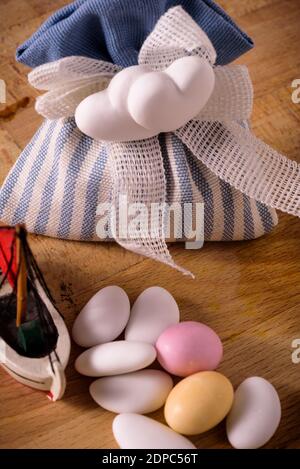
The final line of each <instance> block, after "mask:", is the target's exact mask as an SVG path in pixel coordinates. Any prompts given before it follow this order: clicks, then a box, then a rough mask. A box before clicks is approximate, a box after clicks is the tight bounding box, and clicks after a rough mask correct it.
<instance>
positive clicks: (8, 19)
mask: <svg viewBox="0 0 300 469" xmlns="http://www.w3.org/2000/svg"><path fill="white" fill-rule="evenodd" d="M65 3H66V2H65V1H64V0H47V1H43V2H40V1H39V0H21V1H19V0H2V2H1V5H0V18H1V20H0V21H1V23H2V24H1V25H0V31H1V32H0V40H1V49H0V78H4V79H5V81H6V83H7V89H8V103H7V106H8V105H13V104H16V106H15V108H13V111H12V112H11V114H10V115H9V116H5V115H3V112H2V113H1V111H3V110H4V109H5V107H4V106H1V107H0V184H1V182H2V181H3V179H4V177H5V175H6V174H7V172H8V170H9V169H10V167H11V166H12V164H13V162H14V161H15V160H16V158H17V156H18V154H19V152H20V150H21V149H22V148H23V147H24V146H25V144H26V143H27V142H28V141H29V139H30V138H31V136H32V135H33V133H34V132H35V130H36V128H37V127H38V125H39V123H40V122H41V118H40V117H39V116H37V115H36V113H35V111H34V98H35V96H36V93H35V91H34V90H33V89H32V88H31V87H30V86H29V85H28V84H27V83H26V71H27V69H26V67H24V66H23V65H20V64H16V62H15V60H14V52H15V47H16V46H17V44H19V43H21V42H22V41H23V40H24V39H25V38H27V37H28V36H29V35H30V34H31V33H32V32H33V31H34V30H35V29H36V28H37V27H38V26H39V24H40V23H41V22H42V21H43V20H44V19H45V18H46V17H47V15H49V13H51V12H52V11H53V10H55V9H56V8H58V7H60V6H62V5H63V4H65ZM220 4H221V5H222V6H223V7H224V8H225V9H227V11H228V12H229V14H231V15H232V16H233V17H234V18H235V19H236V20H237V21H238V23H239V24H240V25H241V27H242V28H244V29H245V30H246V31H247V32H248V33H249V35H250V36H252V37H253V39H254V41H255V44H256V48H255V50H254V51H252V52H250V53H248V54H247V55H246V56H244V57H242V58H241V59H240V60H239V63H244V64H247V65H248V66H249V69H250V73H251V76H252V79H253V82H254V89H255V106H254V113H253V119H252V124H253V128H254V130H255V133H256V134H257V135H258V136H259V137H261V138H263V139H264V140H265V141H266V142H268V143H269V144H272V145H273V146H274V147H275V148H277V149H278V150H280V151H282V152H284V153H286V154H287V155H288V156H289V157H290V158H292V159H295V160H298V161H300V152H299V149H300V132H299V128H300V127H299V125H300V104H299V105H296V104H293V103H292V100H291V92H292V89H291V83H292V81H293V80H294V79H295V78H300V54H299V47H300V46H299V44H300V29H299V23H300V3H299V0H286V1H284V0H251V1H248V0H247V1H246V0H226V1H225V0H221V1H220ZM24 98H28V99H27V101H26V105H25V106H23V107H22V106H20V105H18V103H19V104H20V102H21V100H22V99H24ZM279 217H280V223H279V226H278V227H277V228H276V229H275V230H274V231H273V233H271V234H270V235H268V236H265V237H263V238H261V239H258V240H255V241H251V242H236V243H207V244H206V245H205V247H204V248H203V249H202V250H201V251H199V252H195V251H184V250H183V247H182V246H181V245H173V246H172V247H171V252H172V254H173V255H174V258H175V260H176V261H177V262H178V263H180V264H181V265H184V266H185V267H186V268H187V269H189V270H192V271H193V272H194V273H195V274H196V280H194V281H193V280H190V279H187V278H184V277H182V276H181V274H179V273H178V272H176V271H172V270H170V269H169V268H167V267H165V266H162V265H158V264H156V263H154V262H153V261H150V260H146V259H143V258H141V257H139V256H136V255H134V254H131V253H129V252H126V251H125V250H123V249H121V248H120V247H118V246H116V245H115V244H90V243H86V244H82V243H74V242H64V241H59V240H53V239H49V238H45V237H37V236H31V245H32V248H33V251H34V253H35V255H36V257H37V260H38V262H39V264H40V266H41V268H42V270H43V272H44V273H45V277H46V279H47V281H48V283H49V286H50V287H51V290H52V292H53V294H54V296H55V298H56V300H57V302H58V305H59V307H60V309H61V311H62V312H63V314H64V315H65V318H66V322H67V325H68V326H69V327H71V325H72V323H73V321H74V318H75V317H76V315H77V314H78V313H79V311H80V309H81V308H82V307H83V305H84V304H85V303H86V301H87V300H88V299H89V298H90V297H91V296H92V295H93V294H94V293H95V292H96V291H97V290H99V289H100V288H102V287H104V286H106V285H111V284H117V285H120V286H121V287H123V288H125V289H126V291H127V292H128V294H129V297H130V300H131V301H132V302H133V301H134V300H135V298H136V297H137V295H138V294H139V293H140V292H141V291H142V290H143V289H144V288H146V287H148V286H151V285H161V286H163V287H165V288H167V289H168V290H169V291H170V292H171V293H172V294H173V295H174V296H175V298H176V299H177V301H178V303H179V306H180V310H181V317H182V319H195V320H199V321H203V322H205V323H207V324H208V325H210V326H211V327H213V328H214V329H215V330H216V331H217V332H218V333H219V334H220V336H221V338H222V340H223V343H224V360H223V362H222V364H221V367H220V371H221V372H223V373H224V374H226V375H227V376H228V377H229V378H230V379H231V380H232V382H233V384H234V386H237V385H238V384H239V383H240V382H241V381H242V380H243V379H245V378H246V377H248V376H253V375H259V376H263V377H265V378H267V379H270V380H271V382H272V383H273V384H274V385H275V386H276V388H277V389H278V392H279V395H280V398H281V402H282V411H283V412H282V422H281V425H280V427H279V429H278V431H277V433H276V435H275V436H274V438H273V439H272V440H271V441H270V442H269V443H268V445H267V447H269V448H300V425H299V415H300V364H299V365H295V364H293V363H292V360H291V354H292V348H291V343H292V340H293V339H296V338H300V311H299V303H300V268H299V262H300V244H299V239H300V222H299V220H298V219H294V218H292V217H290V216H288V215H282V214H280V215H279ZM79 351H80V350H79V347H76V346H75V345H74V346H73V348H72V354H71V361H70V365H69V367H68V370H67V378H68V387H67V392H66V395H65V398H64V399H63V400H62V401H60V402H57V403H55V404H51V403H49V402H48V400H47V399H46V398H45V395H44V394H43V393H40V392H36V391H32V390H31V389H29V388H26V387H24V386H22V385H19V384H18V383H16V382H15V381H13V380H12V379H11V378H10V377H9V376H8V375H6V374H5V373H4V372H3V371H2V370H1V371H0V376H1V385H0V447H1V448H29V447H33V448H66V447H70V448H112V447H116V443H115V442H114V439H113V436H112V432H111V423H112V419H113V417H114V415H113V414H111V413H109V412H106V411H104V410H103V409H101V408H100V407H98V406H97V405H96V404H95V403H94V402H93V401H92V399H91V398H90V396H89V394H88V386H89V384H90V382H91V381H90V380H89V379H87V378H84V377H81V376H79V375H78V374H77V373H76V372H75V371H74V366H73V364H74V359H75V357H76V356H77V355H78V353H79ZM153 417H154V418H157V419H159V420H160V421H163V414H162V412H161V411H159V412H156V413H155V414H154V415H153ZM193 441H194V442H195V443H196V445H197V447H199V448H227V447H229V445H228V443H227V441H226V435H225V430H224V424H221V425H220V426H218V427H217V428H215V429H214V430H212V431H210V432H208V433H206V434H204V435H202V436H199V437H195V438H193Z"/></svg>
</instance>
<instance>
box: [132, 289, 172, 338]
mask: <svg viewBox="0 0 300 469" xmlns="http://www.w3.org/2000/svg"><path fill="white" fill-rule="evenodd" d="M178 322H179V309H178V306H177V303H176V301H175V300H174V298H173V296H172V295H171V294H170V293H169V292H168V291H167V290H165V289H164V288H161V287H150V288H147V289H146V290H144V291H143V292H142V293H141V294H140V295H139V296H138V298H137V299H136V301H135V303H134V305H133V307H132V309H131V314H130V319H129V322H128V324H127V326H126V329H125V339H126V340H138V341H140V342H148V343H149V344H153V345H154V344H155V342H156V340H157V339H158V337H159V336H160V334H161V333H162V332H163V331H164V330H165V329H167V328H168V327H169V326H172V325H174V324H177V323H178Z"/></svg>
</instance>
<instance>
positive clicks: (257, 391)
mask: <svg viewBox="0 0 300 469" xmlns="http://www.w3.org/2000/svg"><path fill="white" fill-rule="evenodd" d="M280 418H281V405H280V400H279V397H278V394H277V392H276V389H275V388H274V387H273V386H272V384H271V383H269V382H268V381H267V380H265V379H264V378H259V377H256V376H254V377H252V378H248V379H246V380H245V381H243V382H242V384H240V385H239V387H238V388H237V390H236V391H235V396H234V401H233V406H232V408H231V411H230V413H229V414H228V417H227V422H226V429H227V436H228V439H229V441H230V443H231V445H232V446H233V447H234V448H237V449H256V448H260V447H261V446H263V445H265V444H266V443H267V442H268V441H269V440H270V439H271V438H272V436H273V435H274V433H275V431H276V430H277V427H278V425H279V422H280Z"/></svg>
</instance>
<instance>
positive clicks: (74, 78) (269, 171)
mask: <svg viewBox="0 0 300 469" xmlns="http://www.w3.org/2000/svg"><path fill="white" fill-rule="evenodd" d="M189 55H197V56H199V57H201V58H204V59H206V60H207V61H209V63H210V64H211V65H213V64H214V63H215V60H216V52H215V50H214V47H213V45H212V44H211V42H210V40H209V38H208V37H207V35H206V34H205V33H204V32H203V31H202V30H201V29H200V28H199V26H198V25H197V24H196V23H195V22H194V20H193V19H192V18H191V17H190V16H189V15H188V14H187V13H186V12H185V11H184V10H183V9H182V7H180V6H178V7H175V8H171V9H170V10H169V11H168V12H167V13H166V14H165V15H163V16H162V17H161V19H160V20H159V21H158V23H157V25H156V27H155V28H154V30H153V32H152V33H151V34H150V35H149V36H148V38H147V39H146V41H145V43H144V45H143V47H142V48H141V51H140V54H139V64H147V65H149V66H150V67H151V68H152V69H153V70H164V69H165V68H166V67H168V66H169V65H170V64H171V63H173V62H174V61H175V60H176V59H178V58H181V57H184V56H189ZM118 71H119V67H117V66H116V65H113V64H109V63H106V62H102V61H97V60H92V59H87V58H84V57H68V58H66V59H62V60H59V61H57V62H53V63H50V64H45V65H42V66H41V67H38V68H37V69H35V70H33V72H31V74H30V77H29V78H30V82H31V83H32V84H33V85H34V86H35V87H37V88H39V89H46V90H48V93H46V94H45V95H43V96H42V97H40V98H39V99H38V101H37V110H38V112H40V113H41V114H42V115H44V116H45V117H47V118H51V119H57V118H61V117H67V116H71V115H73V114H74V111H75V109H76V106H77V105H78V104H79V102H80V101H81V100H82V99H84V98H85V97H86V96H88V95H90V94H91V93H94V92H96V91H99V90H101V89H103V88H104V87H106V86H107V84H108V82H109V80H110V79H111V77H112V76H113V75H114V74H115V73H117V72H118ZM214 71H215V88H214V91H213V94H212V96H211V97H210V99H209V101H208V103H207V104H206V106H205V107H204V109H203V110H202V111H201V113H200V114H199V115H198V116H196V117H195V118H194V119H193V120H192V121H190V122H188V123H187V124H186V125H184V126H183V127H182V128H180V129H178V130H177V131H176V132H175V134H176V135H177V136H178V137H179V138H180V139H181V140H182V141H183V142H184V144H185V145H187V147H188V148H189V149H190V150H191V152H192V153H193V154H194V156H195V158H197V159H199V160H201V161H202V163H204V164H205V165H206V166H207V167H208V168H209V169H210V170H211V171H212V172H213V173H214V174H215V175H216V176H218V177H219V178H221V179H222V180H224V181H226V182H227V183H229V184H230V185H231V186H233V187H235V188H236V189H238V190H240V191H241V192H243V193H244V194H246V195H248V196H250V197H252V198H254V199H256V200H257V201H259V202H262V203H265V204H267V205H269V206H271V207H273V208H276V209H279V210H282V211H284V212H287V213H290V214H293V215H297V216H300V169H299V165H298V164H297V163H296V162H293V161H290V160H288V159H287V158H286V157H284V156H282V155H280V154H279V153H278V152H276V151H275V150H273V149H272V148H270V147H269V146H267V145H266V144H265V143H263V142H262V141H260V140H258V139H257V138H256V137H255V136H254V135H253V134H252V133H251V132H250V130H248V129H246V128H243V127H241V125H240V124H238V122H242V121H247V120H248V119H249V117H250V115H251V111H252V104H253V90H252V84H251V80H250V77H249V75H248V71H247V68H246V67H243V66H232V65H229V66H223V67H220V66H217V67H215V68H214ZM108 147H109V151H110V157H111V158H110V160H111V162H112V163H111V172H112V175H113V181H114V182H113V188H112V194H113V200H114V201H115V204H116V207H120V204H119V201H120V197H122V196H126V203H127V204H135V206H136V208H137V209H138V207H139V205H141V206H143V207H147V208H148V209H149V211H148V212H147V213H142V214H141V216H140V217H139V221H140V224H139V228H138V229H137V226H136V224H133V225H131V224H130V221H128V224H127V227H128V230H129V231H127V233H125V234H124V233H121V232H120V231H118V230H116V232H115V239H116V241H117V242H118V243H119V244H121V245H122V246H124V247H126V248H127V249H130V250H132V251H134V252H137V253H139V254H143V255H145V256H147V257H150V258H153V259H156V260H159V261H161V262H164V263H165V264H168V265H170V266H172V267H175V268H177V269H179V270H180V271H182V272H184V273H187V274H189V272H187V271H185V270H184V269H182V268H180V267H178V266H177V265H176V264H175V263H174V261H173V260H172V258H171V256H170V254H169V251H168V248H167V245H166V242H165V234H164V230H165V220H164V211H163V210H162V211H157V212H156V213H154V214H153V213H152V212H151V210H150V207H151V205H153V204H154V205H155V204H157V205H162V204H164V202H165V200H166V181H165V173H164V166H163V158H162V154H161V149H160V144H159V141H158V137H153V138H151V139H147V140H139V141H134V142H124V143H111V144H109V145H108ZM150 213H151V215H150ZM120 217H122V214H121V213H118V214H117V219H120Z"/></svg>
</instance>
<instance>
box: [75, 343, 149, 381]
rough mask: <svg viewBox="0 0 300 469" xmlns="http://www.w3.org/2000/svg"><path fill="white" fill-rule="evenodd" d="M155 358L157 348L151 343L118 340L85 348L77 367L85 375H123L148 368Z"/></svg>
mask: <svg viewBox="0 0 300 469" xmlns="http://www.w3.org/2000/svg"><path fill="white" fill-rule="evenodd" d="M155 358H156V351H155V348H154V347H153V346H152V345H150V344H145V343H142V342H127V341H126V340H118V341H116V342H108V343H107V344H101V345H95V347H92V348H90V349H88V350H85V352H83V353H82V354H81V355H79V357H78V358H77V360H76V362H75V368H76V370H77V371H78V373H81V374H82V375H85V376H95V377H100V376H112V375H121V374H123V373H130V372H132V371H137V370H141V369H142V368H146V367H147V366H148V365H150V364H151V363H152V362H154V360H155Z"/></svg>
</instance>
